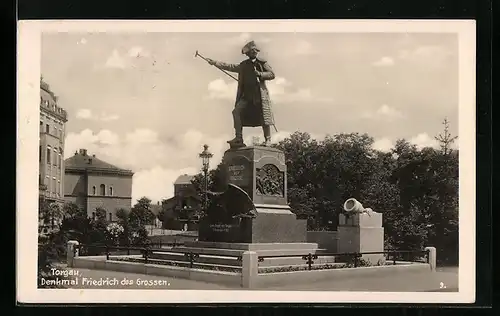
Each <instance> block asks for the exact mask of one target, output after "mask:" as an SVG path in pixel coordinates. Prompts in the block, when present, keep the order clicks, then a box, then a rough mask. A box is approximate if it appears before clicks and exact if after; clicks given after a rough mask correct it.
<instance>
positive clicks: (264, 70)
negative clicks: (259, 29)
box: [196, 41, 276, 148]
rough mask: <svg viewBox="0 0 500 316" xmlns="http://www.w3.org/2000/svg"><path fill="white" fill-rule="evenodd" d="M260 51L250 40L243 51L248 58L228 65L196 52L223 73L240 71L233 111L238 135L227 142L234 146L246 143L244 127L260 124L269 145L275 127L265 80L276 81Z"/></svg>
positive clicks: (266, 143)
mask: <svg viewBox="0 0 500 316" xmlns="http://www.w3.org/2000/svg"><path fill="white" fill-rule="evenodd" d="M259 52H260V50H259V48H258V47H257V45H256V44H255V42H254V41H251V42H249V43H247V44H246V45H245V46H243V48H242V50H241V53H242V54H244V55H246V56H247V57H248V59H246V60H244V61H242V62H241V63H239V64H228V63H224V62H221V61H216V60H213V59H210V58H205V57H203V56H201V55H200V54H198V52H196V56H200V57H202V58H203V59H205V60H206V61H207V62H208V63H209V64H210V65H213V66H215V67H217V68H219V69H220V70H222V71H223V72H225V73H226V71H229V72H234V73H237V74H238V79H237V80H238V90H237V93H236V102H235V107H234V110H233V112H232V113H233V122H234V131H235V137H234V138H233V139H232V140H229V141H228V143H229V144H230V146H231V148H238V147H245V146H246V145H245V144H244V142H243V127H256V126H261V127H262V130H263V132H264V139H265V142H264V146H269V144H270V142H271V126H274V128H275V129H276V127H275V124H274V117H273V113H272V109H271V99H270V97H269V91H268V89H267V86H266V81H267V80H273V79H274V78H275V75H274V71H273V69H272V68H271V66H270V65H269V63H268V62H267V61H266V60H264V59H262V58H260V57H258V54H259ZM226 74H228V73H226ZM228 75H229V74H228ZM229 76H231V75H229ZM231 77H232V78H234V77H233V76H231ZM234 79H236V78H234Z"/></svg>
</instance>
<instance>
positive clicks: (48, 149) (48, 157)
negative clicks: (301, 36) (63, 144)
mask: <svg viewBox="0 0 500 316" xmlns="http://www.w3.org/2000/svg"><path fill="white" fill-rule="evenodd" d="M47 163H48V164H49V163H50V147H48V148H47Z"/></svg>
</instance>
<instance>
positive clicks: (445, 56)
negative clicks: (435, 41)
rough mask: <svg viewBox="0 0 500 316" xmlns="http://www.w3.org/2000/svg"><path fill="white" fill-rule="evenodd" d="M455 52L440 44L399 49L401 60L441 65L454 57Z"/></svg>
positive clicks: (426, 64) (435, 65)
mask: <svg viewBox="0 0 500 316" xmlns="http://www.w3.org/2000/svg"><path fill="white" fill-rule="evenodd" d="M452 55H453V53H452V52H451V51H450V50H448V49H446V48H444V47H442V46H439V45H423V46H419V47H417V48H414V49H411V50H410V49H403V50H400V51H399V55H398V57H399V58H400V59H401V60H404V61H407V62H410V63H415V64H421V65H422V64H423V65H425V66H432V67H440V66H442V65H443V64H445V63H446V61H448V60H449V59H450V57H452Z"/></svg>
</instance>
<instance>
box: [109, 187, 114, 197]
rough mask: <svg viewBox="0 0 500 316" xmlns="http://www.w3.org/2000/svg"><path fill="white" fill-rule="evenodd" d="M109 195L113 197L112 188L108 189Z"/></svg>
mask: <svg viewBox="0 0 500 316" xmlns="http://www.w3.org/2000/svg"><path fill="white" fill-rule="evenodd" d="M109 195H110V196H113V187H109Z"/></svg>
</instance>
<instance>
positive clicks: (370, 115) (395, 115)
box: [361, 104, 404, 121]
mask: <svg viewBox="0 0 500 316" xmlns="http://www.w3.org/2000/svg"><path fill="white" fill-rule="evenodd" d="M361 117H362V118H364V119H371V120H388V121H392V120H396V119H402V118H404V115H403V113H402V112H401V111H399V110H398V109H396V108H393V107H390V106H389V105H387V104H383V105H382V106H380V107H379V108H378V109H377V110H376V111H375V112H372V111H365V112H363V113H362V114H361Z"/></svg>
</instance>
